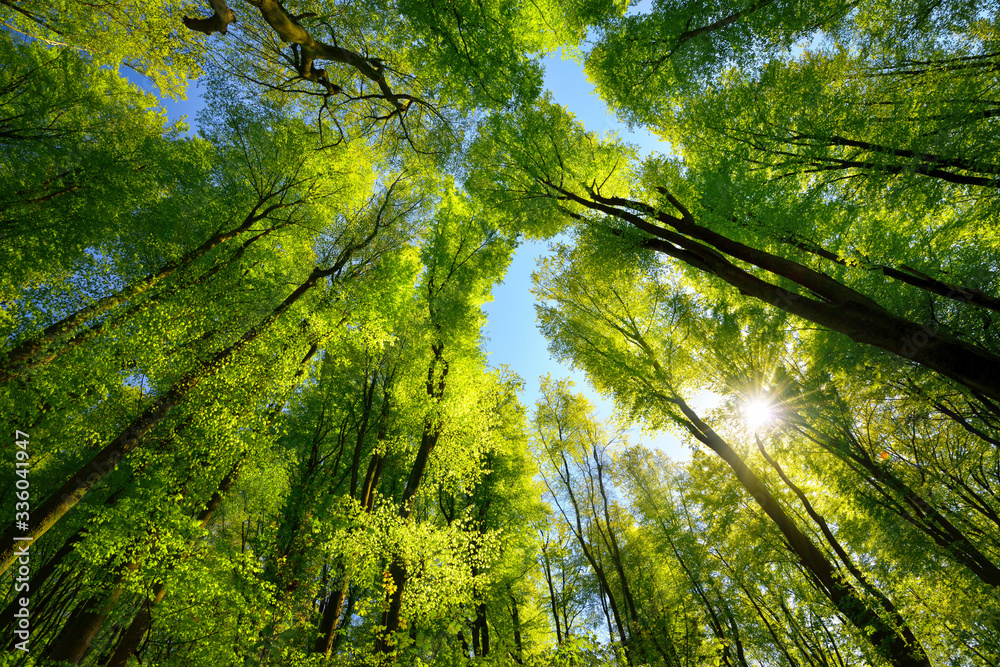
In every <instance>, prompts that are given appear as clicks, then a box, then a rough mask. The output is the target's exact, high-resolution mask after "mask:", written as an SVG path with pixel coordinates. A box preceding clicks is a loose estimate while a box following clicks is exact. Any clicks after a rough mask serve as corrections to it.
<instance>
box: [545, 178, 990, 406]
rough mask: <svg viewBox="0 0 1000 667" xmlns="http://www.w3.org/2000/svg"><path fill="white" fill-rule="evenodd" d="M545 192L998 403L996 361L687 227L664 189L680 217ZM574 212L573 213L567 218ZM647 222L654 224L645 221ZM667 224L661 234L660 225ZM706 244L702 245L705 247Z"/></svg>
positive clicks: (614, 200)
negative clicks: (773, 279) (790, 286)
mask: <svg viewBox="0 0 1000 667" xmlns="http://www.w3.org/2000/svg"><path fill="white" fill-rule="evenodd" d="M541 183H542V184H543V185H545V186H546V187H548V188H549V189H550V190H552V191H553V193H559V195H562V197H564V198H566V199H569V200H572V201H574V202H576V203H578V204H580V205H582V206H585V207H587V208H589V209H591V210H594V211H598V212H600V213H603V214H605V215H610V216H614V217H617V218H619V219H620V220H622V221H624V222H627V223H628V224H630V225H632V226H633V227H635V228H636V229H638V230H640V231H642V232H645V233H646V234H649V235H650V238H646V239H645V241H644V242H643V246H644V247H646V248H648V249H650V250H653V251H655V252H659V253H662V254H665V255H668V256H670V257H673V258H675V259H678V260H680V261H682V262H684V263H685V264H688V265H689V266H691V267H693V268H695V269H698V270H700V271H703V272H705V273H708V274H710V275H713V276H716V277H717V278H720V279H721V280H723V281H725V282H726V283H728V284H729V285H731V286H733V287H735V288H737V289H739V291H740V292H741V293H743V294H745V295H748V296H751V297H753V298H755V299H758V300H760V301H763V302H765V303H767V304H770V305H772V306H774V307H776V308H779V309H781V310H784V311H785V312H788V313H790V314H792V315H795V316H797V317H801V318H802V319H805V320H808V321H810V322H813V323H815V324H818V325H820V326H822V327H825V328H827V329H829V330H831V331H836V332H838V333H841V334H844V335H846V336H848V337H849V338H850V339H851V340H853V341H855V342H858V343H864V344H866V345H872V346H874V347H878V348H881V349H883V350H886V351H887V352H890V353H892V354H894V355H897V356H899V357H900V358H902V359H906V360H909V361H912V362H915V363H917V364H920V365H922V366H924V367H926V368H929V369H931V370H933V371H936V372H937V373H940V374H941V375H943V376H945V377H947V378H950V379H952V380H954V381H955V382H958V383H959V384H962V385H965V386H966V387H968V388H970V389H972V390H973V391H978V392H980V393H982V394H983V395H985V396H987V397H989V398H991V399H993V400H996V401H1000V357H998V356H997V355H995V354H993V353H991V352H989V351H987V350H984V349H982V348H979V347H976V346H975V345H971V344H969V343H966V342H965V341H962V340H960V339H958V338H956V337H955V336H952V335H951V334H949V333H947V332H946V331H943V330H941V329H940V328H938V327H937V326H936V325H935V326H929V325H924V324H919V323H916V322H911V321H909V320H907V319H905V318H902V317H899V316H897V315H894V314H892V313H890V312H889V311H888V310H886V309H885V308H882V307H881V306H879V305H878V304H877V303H875V302H874V301H873V300H872V299H870V298H869V297H867V296H865V295H863V294H861V293H859V292H857V291H855V290H853V289H851V288H849V287H847V286H846V285H843V284H841V283H839V282H837V281H836V280H834V279H833V278H830V277H829V276H827V275H826V274H823V273H820V272H818V271H814V270H813V269H810V268H808V267H806V266H804V265H802V264H799V263H797V262H793V261H791V260H787V259H784V258H783V257H779V256H777V255H772V254H771V253H768V252H765V251H763V250H757V249H756V248H751V247H750V246H747V245H745V244H743V243H740V242H738V241H733V240H732V239H729V238H727V237H725V236H723V235H722V234H719V233H717V232H714V231H712V230H711V229H708V228H707V227H703V226H701V225H698V224H696V223H695V220H694V217H693V216H692V215H691V213H690V212H689V211H688V210H687V209H686V208H685V207H684V206H683V205H682V204H681V203H680V202H678V201H677V200H676V199H675V198H674V197H673V196H672V195H671V194H670V193H669V192H667V191H666V190H665V189H661V190H660V192H661V194H663V195H664V197H666V198H667V200H668V201H670V203H671V204H672V205H673V206H674V207H675V208H676V209H677V210H678V211H679V212H680V213H681V215H680V217H678V216H674V215H668V214H666V213H663V212H662V211H659V210H656V209H654V208H653V207H651V206H650V205H648V204H645V203H643V202H637V201H633V200H629V199H625V198H622V197H602V196H601V195H599V194H597V193H595V192H591V193H590V195H589V198H588V197H583V196H580V195H578V194H576V193H574V192H572V191H570V190H567V189H565V188H564V187H562V186H561V185H558V184H555V183H552V182H549V181H541ZM571 215H575V214H571ZM647 217H648V218H652V219H653V220H655V222H650V221H649V220H647ZM661 224H662V225H667V226H668V227H672V228H673V230H676V231H673V230H671V229H668V228H666V227H663V226H661ZM706 244H707V245H706ZM723 254H725V255H729V256H730V257H732V258H734V259H737V260H739V261H741V262H746V263H748V264H751V265H753V266H756V267H758V268H760V269H763V270H764V271H765V272H767V273H769V274H771V275H773V276H780V277H782V278H785V279H787V280H790V281H792V282H793V283H795V284H796V285H798V286H799V287H801V288H804V289H805V290H807V291H809V292H812V293H813V294H815V295H816V296H818V297H819V298H818V299H816V298H812V297H809V296H805V295H804V294H799V293H796V292H789V291H787V290H785V289H782V288H780V287H778V286H777V285H775V284H772V283H770V282H767V281H765V280H762V279H760V278H758V277H757V276H755V275H753V274H751V273H749V272H748V271H745V270H744V269H742V268H740V267H738V266H736V265H735V264H733V263H732V262H730V261H729V260H728V259H726V258H725V257H724V256H723Z"/></svg>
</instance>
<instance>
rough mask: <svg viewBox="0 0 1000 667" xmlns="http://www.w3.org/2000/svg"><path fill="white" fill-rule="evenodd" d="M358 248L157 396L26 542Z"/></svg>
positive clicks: (40, 515)
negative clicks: (192, 391)
mask: <svg viewBox="0 0 1000 667" xmlns="http://www.w3.org/2000/svg"><path fill="white" fill-rule="evenodd" d="M358 247H359V246H353V247H351V248H348V249H347V250H345V251H344V252H342V253H341V256H340V258H338V260H337V262H336V263H335V264H334V265H333V266H332V267H330V268H328V269H320V268H318V267H317V268H314V269H313V270H312V272H311V273H310V274H309V277H308V278H307V279H306V280H305V281H304V282H303V283H302V284H301V285H299V286H298V288H296V289H295V291H294V292H292V293H291V294H290V295H289V296H288V297H286V298H285V300H284V301H282V302H281V303H280V304H279V305H278V306H276V307H275V308H274V309H273V310H272V311H271V312H270V313H269V314H268V316H267V317H265V318H264V319H263V320H262V321H261V322H260V323H259V324H257V325H256V326H253V327H251V328H250V329H249V330H248V331H246V332H245V333H244V334H243V335H242V336H241V337H240V338H239V339H238V340H236V341H235V342H234V343H232V344H231V345H229V346H228V347H226V348H225V349H223V350H221V351H220V352H218V353H216V354H215V356H213V357H212V359H211V360H210V361H209V362H207V363H206V364H205V365H204V366H203V367H201V368H198V369H196V370H193V371H191V372H189V373H188V374H187V375H185V376H184V377H183V378H181V379H180V380H178V381H177V383H176V384H174V385H173V386H172V387H170V389H168V390H167V391H166V392H164V393H163V394H161V395H160V396H159V398H157V399H156V400H155V401H153V403H152V404H151V405H150V406H149V407H148V408H146V409H145V410H144V411H143V412H142V414H140V415H139V416H138V417H136V419H135V420H134V421H133V422H132V423H131V424H130V425H129V426H128V427H126V428H125V430H123V431H122V432H121V433H120V434H119V435H118V436H117V437H115V438H114V439H113V440H111V442H109V443H108V444H107V445H105V447H104V448H103V449H102V450H101V451H99V452H98V453H97V454H96V455H95V456H94V457H93V458H92V459H91V460H90V461H88V462H87V463H86V464H84V465H83V466H82V467H81V468H80V469H79V470H78V471H77V473H76V474H75V475H74V476H73V477H72V478H70V479H69V480H67V481H66V482H65V483H64V484H63V485H62V487H60V488H59V490H57V491H56V492H55V493H53V494H52V495H50V496H49V498H48V499H47V500H45V502H43V503H42V504H41V505H40V506H39V507H38V509H37V510H35V511H33V512H32V513H31V523H30V525H29V530H28V533H27V535H26V537H30V538H32V540H36V539H38V538H39V537H41V536H42V535H44V534H45V533H46V532H47V531H48V530H49V529H50V528H52V526H54V525H55V524H56V523H57V522H58V521H59V519H60V518H62V517H63V515H65V514H66V512H68V511H69V510H70V509H72V508H73V507H74V506H75V505H76V504H77V503H78V502H80V500H82V499H83V497H84V496H86V495H87V493H88V492H89V491H90V489H91V488H93V487H94V485H95V484H97V483H98V482H99V481H101V480H102V479H103V478H104V477H105V476H106V475H107V474H108V473H109V472H111V471H112V470H114V469H115V466H116V465H117V464H118V462H119V461H121V460H122V459H123V458H124V457H126V456H128V455H129V454H131V453H132V452H133V451H134V450H135V449H136V447H138V446H139V442H140V441H141V440H142V437H143V436H144V435H145V434H146V433H148V432H149V430H150V429H152V428H153V427H154V426H156V425H157V424H159V423H160V422H161V421H163V419H165V418H166V417H167V415H169V414H170V412H171V411H172V410H173V409H174V408H175V407H176V406H177V404H178V403H180V402H181V400H183V399H184V398H185V396H187V394H188V393H189V392H190V391H191V390H192V389H194V388H195V387H196V386H197V385H198V384H199V383H200V382H201V381H202V380H204V379H205V378H206V377H208V376H210V375H212V374H214V373H215V372H216V371H218V370H219V369H221V368H223V367H224V366H225V365H226V364H227V363H228V362H229V360H230V359H231V358H232V357H234V356H235V355H236V354H237V353H238V352H240V351H241V350H242V349H243V348H245V347H246V346H247V345H249V344H250V343H252V342H254V341H255V340H257V338H259V337H260V336H261V334H263V333H264V332H265V331H267V330H268V329H269V328H270V327H271V326H272V325H273V324H274V323H275V322H276V321H277V320H278V319H280V318H281V317H282V316H283V315H284V314H285V313H286V312H287V311H288V309H289V308H291V307H292V305H294V304H295V302H296V301H298V300H299V299H300V298H301V297H302V296H303V295H304V294H305V293H306V292H308V291H309V290H310V289H311V288H313V287H314V286H315V285H316V284H317V283H318V281H319V280H320V279H321V278H325V277H328V276H331V275H336V274H338V273H339V271H340V270H341V269H342V268H343V266H344V265H345V264H346V263H347V261H348V260H349V259H350V257H351V255H352V254H353V251H354V250H355V249H357V248H358ZM14 534H15V531H14V529H13V528H11V529H8V530H7V531H5V532H4V534H3V536H0V540H2V544H3V545H4V546H3V547H0V549H2V551H0V573H3V572H6V571H7V569H8V568H9V567H10V565H11V563H13V562H14V559H15V557H16V549H15V546H14V545H15V544H16V542H15V541H14Z"/></svg>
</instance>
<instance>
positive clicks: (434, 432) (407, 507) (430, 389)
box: [375, 343, 448, 661]
mask: <svg viewBox="0 0 1000 667" xmlns="http://www.w3.org/2000/svg"><path fill="white" fill-rule="evenodd" d="M431 352H432V353H433V357H432V358H431V362H430V364H429V365H428V368H427V383H426V392H427V395H428V397H430V399H431V401H432V402H433V403H434V404H435V405H440V403H441V401H442V400H443V399H444V392H445V386H446V384H445V383H446V380H447V377H448V362H447V361H446V360H445V358H444V344H443V343H432V344H431ZM439 367H440V371H439ZM440 437H441V424H440V422H439V420H438V419H437V418H435V417H433V416H428V417H427V418H426V419H425V420H424V427H423V433H422V435H421V437H420V448H419V449H418V450H417V456H416V458H415V459H414V461H413V466H412V467H411V468H410V475H409V477H408V478H407V480H406V487H405V488H404V489H403V497H402V501H401V503H400V508H399V517H400V518H401V519H403V520H404V521H405V520H407V519H409V518H410V515H411V514H413V503H414V502H415V501H416V494H417V491H418V490H419V489H420V483H421V482H422V481H423V477H424V471H425V470H426V469H427V463H428V462H429V461H430V456H431V452H433V451H434V447H435V446H437V442H438V439H439V438H440ZM389 575H390V577H391V578H392V583H393V586H394V589H393V592H392V594H391V595H390V596H389V608H388V610H387V611H386V612H385V615H384V617H383V623H382V625H383V626H384V628H385V630H384V631H383V632H382V634H381V635H380V636H379V638H378V640H377V641H376V644H375V652H376V653H377V654H379V655H381V656H382V660H383V661H385V660H387V659H388V656H389V655H390V654H391V653H392V652H393V650H394V649H393V635H394V634H395V633H396V632H398V631H399V622H400V613H401V612H402V609H403V593H404V591H405V589H406V579H407V572H406V565H405V563H403V561H402V560H401V559H400V558H398V557H397V558H394V559H393V561H392V563H391V564H390V565H389Z"/></svg>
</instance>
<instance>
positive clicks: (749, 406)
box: [743, 398, 773, 428]
mask: <svg viewBox="0 0 1000 667" xmlns="http://www.w3.org/2000/svg"><path fill="white" fill-rule="evenodd" d="M772 416H773V415H772V414H771V404H770V403H769V402H767V401H765V400H764V399H762V398H756V399H754V400H752V401H750V402H748V403H746V404H745V405H744V406H743V419H744V420H746V423H747V426H749V427H750V428H759V427H761V426H763V425H764V424H766V423H767V422H769V421H771V417H772Z"/></svg>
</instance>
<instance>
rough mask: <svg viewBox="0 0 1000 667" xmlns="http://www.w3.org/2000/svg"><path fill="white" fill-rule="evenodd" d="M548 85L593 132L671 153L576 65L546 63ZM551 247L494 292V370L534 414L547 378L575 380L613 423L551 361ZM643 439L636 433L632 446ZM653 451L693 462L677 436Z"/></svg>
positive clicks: (528, 253)
mask: <svg viewBox="0 0 1000 667" xmlns="http://www.w3.org/2000/svg"><path fill="white" fill-rule="evenodd" d="M545 85H546V87H547V88H548V89H549V90H550V91H551V92H552V95H553V98H554V99H555V101H556V102H558V103H559V104H562V105H563V106H565V107H566V108H568V109H569V110H570V111H572V112H573V113H574V114H576V116H577V118H578V119H579V120H580V121H581V122H582V123H583V124H584V127H586V128H587V129H588V130H591V131H594V132H599V133H602V134H603V133H607V132H616V133H618V135H619V136H621V137H622V138H623V139H625V140H627V141H629V142H631V143H633V144H636V145H637V146H638V147H639V153H640V155H646V154H648V153H650V152H654V151H655V152H670V150H671V148H670V144H668V143H664V142H660V141H659V140H658V139H657V138H656V137H654V136H653V135H651V134H650V133H649V132H646V131H644V130H641V129H637V130H635V131H630V130H629V129H628V127H627V126H625V125H624V124H623V123H621V122H619V121H618V120H617V119H616V118H615V117H614V116H613V115H611V114H610V113H609V112H608V108H607V106H606V105H605V104H604V102H603V101H602V100H601V99H600V97H598V95H597V94H596V93H595V92H594V86H593V84H591V83H590V81H588V80H587V76H586V74H584V72H583V68H582V66H581V65H579V64H578V63H575V62H573V61H571V60H563V59H562V58H561V57H560V56H559V54H554V55H551V56H549V57H548V58H546V59H545ZM547 248H548V244H547V243H546V242H538V241H535V242H528V243H525V244H524V245H522V246H521V247H520V248H519V249H518V250H517V253H516V254H515V256H514V260H513V261H512V262H511V265H510V268H509V269H508V270H507V276H506V278H505V279H504V281H503V283H502V284H500V285H497V286H496V287H495V288H494V289H493V302H492V303H489V304H486V312H487V315H488V316H489V324H488V326H487V327H486V329H485V331H484V333H485V334H486V336H487V337H488V338H489V341H488V342H487V346H486V347H487V350H489V352H490V363H491V364H492V365H493V366H499V365H500V364H505V365H507V366H510V368H511V369H512V370H513V371H514V372H516V373H517V374H518V375H520V376H521V377H522V378H523V379H524V383H525V391H524V394H523V397H522V398H523V400H524V403H525V405H526V406H527V407H529V408H531V407H532V406H533V405H534V403H535V400H536V399H537V398H538V386H539V382H538V379H539V377H540V376H543V375H545V374H549V373H550V374H552V376H553V377H555V378H566V377H568V378H570V379H572V380H573V381H574V382H575V383H576V388H577V390H579V391H582V392H583V393H584V394H586V395H587V398H589V399H590V401H591V402H592V403H594V404H595V405H597V408H598V413H599V414H600V415H601V416H602V417H608V416H610V415H611V413H612V410H613V408H612V405H611V402H610V401H608V400H604V399H602V398H601V397H600V396H599V395H598V394H597V393H596V392H595V391H594V390H593V389H592V388H591V387H590V385H589V384H588V382H587V380H586V376H585V375H584V374H583V373H582V372H580V371H573V370H571V369H570V368H569V367H567V366H565V365H563V364H561V363H559V362H558V361H556V360H554V359H552V358H551V357H550V356H549V352H548V344H547V341H546V340H545V338H544V337H543V336H542V334H541V332H539V331H538V328H537V326H536V324H535V300H534V297H533V296H532V294H531V273H532V271H534V270H535V267H536V265H537V263H538V259H539V258H540V257H542V256H544V255H545V254H546V252H547ZM639 439H640V434H639V433H638V431H635V432H634V433H633V435H632V440H633V441H637V440H639ZM641 440H642V441H643V442H645V443H646V444H648V445H652V446H655V447H657V448H659V449H661V450H663V451H664V452H666V453H667V455H668V456H670V457H671V458H673V459H675V460H682V459H684V460H686V459H688V458H689V457H690V454H689V453H688V448H687V446H686V445H683V444H681V442H680V441H679V440H678V439H677V438H676V437H674V436H673V435H672V434H668V433H663V434H657V435H656V436H655V437H650V436H646V437H642V438H641Z"/></svg>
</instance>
